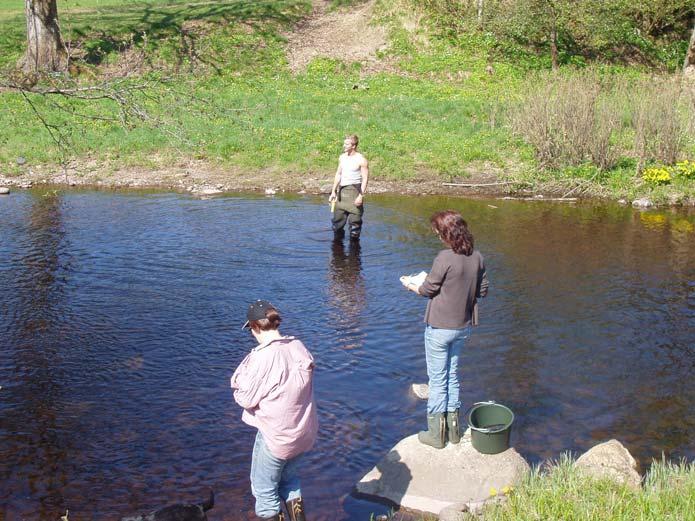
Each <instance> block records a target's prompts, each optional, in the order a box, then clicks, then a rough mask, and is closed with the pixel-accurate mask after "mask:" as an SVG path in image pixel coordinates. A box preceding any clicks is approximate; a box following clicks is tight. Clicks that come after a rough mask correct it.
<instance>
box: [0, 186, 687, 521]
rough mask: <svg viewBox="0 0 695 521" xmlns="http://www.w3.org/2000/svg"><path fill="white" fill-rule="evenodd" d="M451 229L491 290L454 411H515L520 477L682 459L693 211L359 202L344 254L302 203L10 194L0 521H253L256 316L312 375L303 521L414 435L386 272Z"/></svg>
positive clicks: (417, 327)
mask: <svg viewBox="0 0 695 521" xmlns="http://www.w3.org/2000/svg"><path fill="white" fill-rule="evenodd" d="M444 208H454V209H457V210H460V211H461V212H462V213H463V214H464V216H465V217H466V219H467V220H468V221H469V223H470V226H471V228H472V231H473V233H474V235H475V238H476V247H477V248H478V249H480V251H481V252H482V253H483V255H484V256H485V258H486V263H487V266H488V273H489V278H490V282H491V286H490V294H489V297H488V298H487V299H486V300H484V301H483V302H482V304H481V325H480V327H478V328H477V329H475V330H474V334H473V336H472V338H471V340H470V342H469V344H468V345H467V347H466V348H465V351H464V353H463V356H462V361H461V370H460V373H461V378H462V400H463V403H464V404H465V406H469V405H470V404H471V403H473V402H475V401H480V400H485V399H493V400H496V401H498V402H501V403H504V404H506V405H508V406H509V407H510V408H512V409H513V410H514V412H515V413H516V421H515V423H514V425H513V431H512V444H513V445H514V446H515V447H516V449H517V450H518V451H519V452H520V453H521V454H522V455H524V456H525V457H526V458H527V459H528V460H529V461H530V462H531V463H539V462H540V461H542V460H544V459H546V458H557V457H558V456H560V454H561V453H563V452H565V451H571V452H573V453H580V452H582V451H585V450H587V449H588V448H590V447H591V446H593V445H595V444H596V443H598V442H601V441H605V440H608V439H610V438H617V439H619V440H620V441H622V442H623V443H624V444H625V445H626V446H627V447H628V449H629V450H630V451H631V452H632V454H633V455H635V457H636V458H637V459H638V460H639V461H640V463H641V464H642V468H643V470H646V468H648V465H649V463H650V461H651V460H652V459H653V458H660V457H661V455H662V453H663V454H664V455H665V456H666V457H667V458H670V459H674V460H675V459H679V458H689V459H692V458H693V457H695V414H693V411H694V408H693V403H694V402H695V378H694V377H693V373H694V372H695V213H693V212H692V211H685V210H681V211H671V210H665V211H664V210H659V211H649V212H639V211H636V210H633V209H632V208H630V207H622V206H619V205H612V204H581V205H576V206H574V205H573V206H568V205H565V204H552V203H544V202H519V201H503V200H497V199H490V200H485V199H475V200H469V199H461V198H446V197H417V198H415V197H404V196H377V195H372V196H370V198H369V201H368V207H367V211H366V216H365V219H366V224H365V228H364V234H363V239H362V242H361V247H354V246H352V247H351V246H350V245H349V244H347V243H346V244H345V245H342V244H338V245H335V244H333V243H332V240H331V239H332V236H331V232H330V228H329V217H330V213H329V208H328V205H327V204H326V203H325V201H324V200H323V199H319V198H316V197H313V196H306V197H300V196H294V197H274V198H266V197H259V196H255V195H249V194H231V195H227V196H223V197H218V198H213V199H207V200H201V199H195V198H191V197H188V196H185V195H177V194H158V193H112V192H108V193H99V192H80V191H76V192H69V193H56V192H52V191H46V190H43V191H41V190H39V191H32V192H16V193H13V194H12V195H10V196H7V197H2V198H0V292H1V295H2V298H1V299H0V332H1V343H0V386H1V389H0V520H2V521H10V520H19V519H31V520H34V519H41V520H51V521H55V520H56V519H58V517H59V516H60V515H63V514H64V513H65V510H66V509H68V510H69V516H70V520H71V521H75V520H77V521H79V520H86V519H117V518H119V517H120V516H124V515H128V514H134V513H138V512H147V511H149V510H151V509H154V508H157V507H160V506H164V505H166V504H169V503H172V502H177V501H181V500H190V501H198V500H202V499H203V498H204V497H205V496H206V490H207V489H206V487H211V488H213V489H214V490H215V492H216V506H215V508H214V509H213V510H212V511H210V513H209V515H210V519H211V520H222V519H224V520H243V519H251V518H252V517H251V513H252V511H253V498H252V496H251V494H250V490H249V480H248V474H249V466H250V457H251V447H252V443H253V435H254V432H253V430H252V429H251V428H249V427H247V426H245V425H244V424H243V423H241V421H240V416H241V410H240V409H239V407H238V406H236V404H235V403H234V402H233V400H232V395H231V390H230V389H229V377H230V375H231V373H232V371H233V369H234V368H235V367H236V366H237V364H238V363H239V362H240V360H241V359H242V358H243V357H244V355H245V354H246V353H247V352H248V351H249V350H250V349H251V348H252V347H253V346H254V342H253V340H252V338H251V336H250V335H249V334H248V332H246V331H242V330H241V329H240V327H241V325H242V323H243V322H244V320H245V318H244V314H245V310H246V307H247V305H248V303H249V302H250V301H251V300H254V299H256V298H265V299H268V300H271V301H272V302H273V303H275V304H276V305H277V307H278V308H279V309H280V310H281V311H282V312H283V316H284V321H283V327H282V331H283V333H285V334H292V335H296V336H298V337H300V338H301V339H302V340H303V341H304V342H305V344H306V345H307V346H308V347H309V349H310V350H311V351H312V352H313V354H314V356H315V358H316V362H317V372H316V380H315V381H316V384H315V393H316V397H317V400H318V404H319V414H320V421H321V428H320V435H319V441H318V443H317V445H316V447H315V449H314V450H313V451H312V452H311V453H310V455H309V457H308V459H307V461H306V465H305V467H304V469H303V473H304V480H303V485H304V493H305V497H306V504H307V508H308V510H309V513H310V517H311V518H312V519H317V520H330V521H333V520H365V519H369V514H370V513H371V512H384V511H386V509H385V508H384V507H381V506H379V505H375V504H372V503H369V502H366V501H363V500H357V499H354V498H352V497H350V496H349V495H348V494H349V492H350V489H351V487H352V486H353V484H354V483H355V482H356V481H357V480H359V478H360V477H361V476H362V475H363V474H364V473H366V472H367V471H368V470H369V469H370V468H371V467H372V466H373V465H374V464H375V463H376V462H377V461H378V460H379V459H380V458H381V457H382V456H383V455H384V454H385V453H386V452H387V451H388V450H389V449H390V448H391V447H392V446H393V445H394V444H395V443H397V442H398V441H399V440H400V439H402V438H403V437H405V436H408V435H410V434H413V433H415V432H416V431H417V430H419V429H421V428H424V426H425V406H424V402H421V401H418V400H417V399H416V398H415V397H414V396H413V395H412V394H411V393H410V392H409V388H410V385H411V384H412V383H414V382H424V381H425V380H426V374H425V360H424V353H423V341H422V333H423V324H422V315H423V311H424V307H425V304H426V301H425V299H422V298H419V297H417V296H416V295H414V294H413V293H409V292H407V291H405V290H404V289H403V287H402V286H401V285H400V283H399V281H398V277H399V275H402V274H406V273H413V272H417V271H420V270H423V269H424V270H428V269H429V267H430V265H431V261H432V259H433V257H434V255H435V254H436V252H437V251H438V250H439V249H440V247H441V246H440V244H439V243H438V241H437V239H436V237H435V236H434V235H433V234H432V233H431V232H430V231H429V226H428V222H427V219H428V217H429V215H430V214H431V213H432V212H434V211H436V210H439V209H444Z"/></svg>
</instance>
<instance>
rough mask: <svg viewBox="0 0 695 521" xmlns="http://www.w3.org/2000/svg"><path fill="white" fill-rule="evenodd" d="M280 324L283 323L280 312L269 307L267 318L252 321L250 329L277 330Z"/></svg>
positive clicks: (266, 313) (266, 311)
mask: <svg viewBox="0 0 695 521" xmlns="http://www.w3.org/2000/svg"><path fill="white" fill-rule="evenodd" d="M280 322H282V317H281V316H280V312H279V311H278V310H277V309H275V308H273V307H268V308H267V309H266V310H265V318H262V319H260V320H251V321H250V322H249V327H250V328H251V329H253V330H254V331H258V330H260V331H270V330H271V329H277V328H278V326H279V325H280Z"/></svg>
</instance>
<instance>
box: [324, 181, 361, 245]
mask: <svg viewBox="0 0 695 521" xmlns="http://www.w3.org/2000/svg"><path fill="white" fill-rule="evenodd" d="M358 195H360V185H346V186H341V187H340V190H338V200H337V201H336V203H335V210H334V211H333V218H332V219H331V222H332V223H333V233H334V234H335V237H336V238H337V239H342V237H343V235H344V234H345V230H344V229H343V228H345V223H346V222H347V223H350V239H354V240H357V239H359V238H360V233H361V232H362V214H363V213H364V205H361V206H356V205H355V199H356V198H357V196H358Z"/></svg>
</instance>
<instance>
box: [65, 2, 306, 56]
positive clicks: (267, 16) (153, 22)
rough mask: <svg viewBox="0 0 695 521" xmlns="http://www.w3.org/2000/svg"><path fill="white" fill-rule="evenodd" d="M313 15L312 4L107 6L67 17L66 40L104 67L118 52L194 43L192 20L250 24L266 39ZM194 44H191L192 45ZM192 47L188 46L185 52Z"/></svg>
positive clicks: (242, 3) (206, 3) (183, 46)
mask: <svg viewBox="0 0 695 521" xmlns="http://www.w3.org/2000/svg"><path fill="white" fill-rule="evenodd" d="M310 11H311V2H310V1H309V0H265V1H264V0H260V1H252V0H232V1H222V2H199V3H174V4H163V5H152V4H136V5H132V4H131V5H128V6H117V7H105V8H101V9H97V10H96V11H93V12H89V13H74V14H71V13H69V12H68V13H66V14H65V15H64V16H63V17H62V21H63V24H62V25H63V29H64V30H65V32H66V34H64V37H65V38H66V39H68V40H72V41H75V42H77V43H78V44H81V46H82V47H83V48H84V50H85V56H84V60H85V61H86V62H88V63H91V64H94V65H98V64H100V63H101V62H102V61H103V59H104V57H105V56H107V55H108V54H109V53H112V52H115V51H120V52H122V51H125V50H127V49H128V48H129V47H131V46H133V45H141V44H143V42H145V41H146V40H147V42H150V43H153V44H154V45H155V46H156V42H157V41H159V40H162V39H166V38H170V37H181V38H182V40H185V39H188V41H190V40H194V39H195V38H196V34H195V30H191V29H190V27H191V23H192V22H203V23H208V22H209V23H212V22H217V23H221V22H224V23H235V24H244V25H246V26H247V27H249V28H250V29H251V30H253V32H254V33H256V34H259V35H261V36H263V37H265V38H277V37H278V35H279V31H280V30H281V29H282V28H285V27H289V26H290V25H291V24H293V23H296V22H297V21H298V20H300V19H301V18H302V17H304V16H306V15H307V14H308V13H309V12H310ZM189 46H190V45H189ZM186 47H187V45H186V44H185V43H184V45H182V48H183V50H184V51H185V49H186Z"/></svg>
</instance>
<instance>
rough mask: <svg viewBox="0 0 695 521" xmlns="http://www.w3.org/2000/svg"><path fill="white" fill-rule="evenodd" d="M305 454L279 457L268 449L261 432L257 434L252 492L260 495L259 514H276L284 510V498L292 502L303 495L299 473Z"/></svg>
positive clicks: (252, 465)
mask: <svg viewBox="0 0 695 521" xmlns="http://www.w3.org/2000/svg"><path fill="white" fill-rule="evenodd" d="M302 456H303V454H300V455H299V456H295V457H294V458H292V459H288V460H286V459H280V458H276V457H275V456H273V455H272V454H271V453H270V451H269V450H268V447H267V445H266V444H265V441H264V440H263V436H262V435H261V433H260V431H259V432H258V434H256V442H255V443H254V444H253V459H252V461H251V492H252V493H253V497H255V498H256V515H257V516H258V517H260V518H267V517H273V516H274V515H275V514H277V513H278V512H280V511H281V507H280V499H281V498H282V500H283V501H290V500H292V499H296V498H298V497H301V496H302V491H301V489H300V485H299V475H298V470H299V465H300V464H301V460H302Z"/></svg>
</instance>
